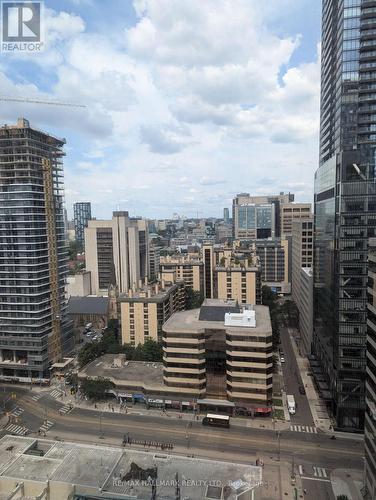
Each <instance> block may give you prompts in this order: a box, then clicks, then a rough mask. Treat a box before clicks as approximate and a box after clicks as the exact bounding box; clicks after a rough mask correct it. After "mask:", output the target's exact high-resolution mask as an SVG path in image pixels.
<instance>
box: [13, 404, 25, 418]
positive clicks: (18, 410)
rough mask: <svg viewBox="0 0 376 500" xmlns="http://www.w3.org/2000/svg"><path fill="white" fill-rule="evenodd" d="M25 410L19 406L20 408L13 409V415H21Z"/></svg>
mask: <svg viewBox="0 0 376 500" xmlns="http://www.w3.org/2000/svg"><path fill="white" fill-rule="evenodd" d="M24 411H25V410H24V409H23V408H21V407H20V406H19V407H18V408H15V409H14V410H12V412H11V415H13V416H14V417H19V416H20V415H21V413H23V412H24Z"/></svg>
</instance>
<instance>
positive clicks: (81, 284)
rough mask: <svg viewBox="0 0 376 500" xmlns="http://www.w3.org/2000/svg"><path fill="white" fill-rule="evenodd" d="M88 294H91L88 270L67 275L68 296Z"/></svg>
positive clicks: (85, 295)
mask: <svg viewBox="0 0 376 500" xmlns="http://www.w3.org/2000/svg"><path fill="white" fill-rule="evenodd" d="M88 295H91V275H90V272H89V271H81V272H79V273H77V274H73V275H70V276H68V278H67V296H68V297H71V296H72V297H87V296H88Z"/></svg>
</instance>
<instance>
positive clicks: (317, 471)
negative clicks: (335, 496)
mask: <svg viewBox="0 0 376 500" xmlns="http://www.w3.org/2000/svg"><path fill="white" fill-rule="evenodd" d="M312 468H313V475H314V476H315V477H325V478H326V477H328V474H327V472H326V470H325V469H324V467H312Z"/></svg>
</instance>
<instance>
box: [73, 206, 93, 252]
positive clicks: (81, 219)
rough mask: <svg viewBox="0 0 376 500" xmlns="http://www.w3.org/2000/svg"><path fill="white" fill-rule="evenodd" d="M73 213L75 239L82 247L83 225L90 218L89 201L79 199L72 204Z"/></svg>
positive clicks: (83, 244) (83, 243)
mask: <svg viewBox="0 0 376 500" xmlns="http://www.w3.org/2000/svg"><path fill="white" fill-rule="evenodd" d="M73 215H74V231H75V233H76V241H77V242H79V243H80V244H81V245H82V247H84V246H85V234H84V231H85V227H87V224H88V221H89V220H90V219H91V203H90V202H89V201H81V202H79V203H75V204H74V205H73Z"/></svg>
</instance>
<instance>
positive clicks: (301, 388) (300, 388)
mask: <svg viewBox="0 0 376 500" xmlns="http://www.w3.org/2000/svg"><path fill="white" fill-rule="evenodd" d="M299 392H300V394H303V395H304V394H305V393H306V392H305V389H304V385H300V386H299Z"/></svg>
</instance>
